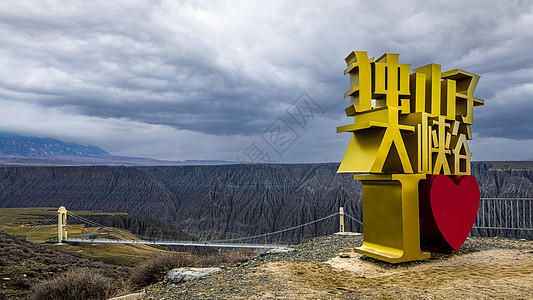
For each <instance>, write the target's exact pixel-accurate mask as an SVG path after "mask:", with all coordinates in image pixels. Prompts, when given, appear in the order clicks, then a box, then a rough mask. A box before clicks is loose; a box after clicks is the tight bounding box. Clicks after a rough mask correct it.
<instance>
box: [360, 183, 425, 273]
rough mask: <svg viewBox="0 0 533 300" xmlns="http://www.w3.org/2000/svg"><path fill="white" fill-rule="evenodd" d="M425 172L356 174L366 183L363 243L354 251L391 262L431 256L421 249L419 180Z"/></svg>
mask: <svg viewBox="0 0 533 300" xmlns="http://www.w3.org/2000/svg"><path fill="white" fill-rule="evenodd" d="M425 178H426V175H423V174H383V175H356V176H354V179H355V180H361V182H362V185H363V224H364V231H363V239H364V242H363V245H362V246H361V247H358V248H355V249H354V251H355V252H356V253H359V254H363V255H366V256H368V257H372V258H375V259H379V260H383V261H386V262H389V263H400V262H406V261H413V260H422V259H427V258H429V257H430V256H431V255H430V253H428V252H423V251H421V250H420V221H419V213H418V211H419V206H418V182H419V181H420V180H421V179H425Z"/></svg>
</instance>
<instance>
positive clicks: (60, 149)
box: [0, 132, 234, 166]
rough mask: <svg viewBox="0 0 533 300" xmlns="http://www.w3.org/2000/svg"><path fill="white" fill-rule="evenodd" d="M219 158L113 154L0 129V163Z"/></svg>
mask: <svg viewBox="0 0 533 300" xmlns="http://www.w3.org/2000/svg"><path fill="white" fill-rule="evenodd" d="M226 164H234V162H231V161H222V160H186V161H167V160H156V159H150V158H139V157H126V156H115V155H111V154H110V153H109V152H107V151H105V150H103V149H101V148H99V147H97V146H83V145H79V144H74V143H66V142H63V141H60V140H58V139H53V138H38V137H29V136H21V135H18V134H16V133H8V132H0V166H94V165H105V166H117V165H121V166H182V165H226Z"/></svg>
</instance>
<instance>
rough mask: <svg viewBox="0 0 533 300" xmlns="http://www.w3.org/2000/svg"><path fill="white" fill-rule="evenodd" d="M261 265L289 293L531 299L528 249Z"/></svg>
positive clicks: (532, 269) (532, 266) (532, 264)
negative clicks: (412, 260)
mask: <svg viewBox="0 0 533 300" xmlns="http://www.w3.org/2000/svg"><path fill="white" fill-rule="evenodd" d="M265 269H266V272H267V273H270V272H271V273H272V276H277V277H280V278H281V279H282V280H281V282H283V283H282V284H283V285H284V286H285V291H286V294H285V295H283V297H284V298H292V299H297V298H298V299H303V298H330V297H331V298H352V296H353V298H371V299H376V298H378V299H379V298H381V299H414V298H422V299H484V298H486V299H495V298H496V299H533V251H527V250H507V249H506V250H501V249H500V250H489V251H481V252H476V253H471V254H465V255H461V256H455V257H452V258H450V259H446V260H438V261H428V262H424V263H421V264H419V265H415V266H393V265H382V264H377V263H376V262H375V261H372V260H369V259H362V256H361V255H358V254H351V257H350V258H341V257H335V258H333V259H331V260H329V261H327V262H326V263H313V262H307V263H285V262H276V263H269V264H268V265H267V266H266V267H265ZM281 282H280V283H281ZM263 296H268V294H265V295H263ZM272 297H274V298H275V296H274V295H272Z"/></svg>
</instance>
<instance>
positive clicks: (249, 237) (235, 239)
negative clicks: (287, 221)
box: [208, 212, 339, 243]
mask: <svg viewBox="0 0 533 300" xmlns="http://www.w3.org/2000/svg"><path fill="white" fill-rule="evenodd" d="M338 214H339V213H338V212H336V213H334V214H332V215H329V216H326V217H323V218H320V219H317V220H314V221H311V222H308V223H305V224H301V225H298V226H294V227H290V228H286V229H282V230H278V231H274V232H270V233H264V234H259V235H254V236H248V237H243V238H234V239H226V240H211V241H208V242H216V243H220V242H230V241H241V240H248V239H254V238H259V237H265V236H269V235H274V234H278V233H282V232H286V231H290V230H294V229H298V228H300V227H304V226H307V225H311V224H313V223H316V222H320V221H323V220H326V219H329V218H331V217H334V216H336V215H338Z"/></svg>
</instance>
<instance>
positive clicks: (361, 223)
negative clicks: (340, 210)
mask: <svg viewBox="0 0 533 300" xmlns="http://www.w3.org/2000/svg"><path fill="white" fill-rule="evenodd" d="M344 215H345V216H347V217H348V218H350V219H352V220H354V221H355V222H357V223H359V224H361V226H362V225H363V222H361V221H359V220H357V219H356V218H354V217H352V216H350V215H349V214H347V213H344Z"/></svg>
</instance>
